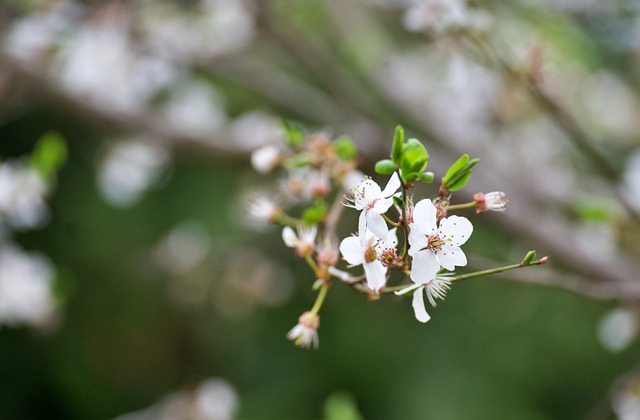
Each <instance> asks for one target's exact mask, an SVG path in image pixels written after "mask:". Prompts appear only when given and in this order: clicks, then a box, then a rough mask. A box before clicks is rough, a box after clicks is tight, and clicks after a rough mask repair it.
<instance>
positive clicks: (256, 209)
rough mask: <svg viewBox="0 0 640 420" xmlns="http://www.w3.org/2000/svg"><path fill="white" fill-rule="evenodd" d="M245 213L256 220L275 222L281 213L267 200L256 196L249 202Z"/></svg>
mask: <svg viewBox="0 0 640 420" xmlns="http://www.w3.org/2000/svg"><path fill="white" fill-rule="evenodd" d="M247 212H248V213H249V215H251V216H252V217H254V218H256V219H258V220H263V221H265V222H275V221H276V220H277V219H278V217H279V216H280V214H281V213H282V209H281V208H280V207H278V205H277V204H276V203H274V202H273V201H271V200H269V199H268V198H266V197H262V196H256V197H254V198H253V199H251V200H250V201H249V204H248V206H247Z"/></svg>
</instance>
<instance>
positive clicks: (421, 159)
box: [400, 139, 429, 181]
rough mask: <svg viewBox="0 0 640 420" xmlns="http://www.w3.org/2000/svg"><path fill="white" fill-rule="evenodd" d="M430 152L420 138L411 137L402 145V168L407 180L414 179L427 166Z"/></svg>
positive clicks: (403, 175) (404, 177)
mask: <svg viewBox="0 0 640 420" xmlns="http://www.w3.org/2000/svg"><path fill="white" fill-rule="evenodd" d="M428 161H429V154H428V153H427V149H426V148H425V147H424V145H423V144H422V143H421V142H420V140H418V139H409V141H407V143H406V144H405V145H404V146H403V147H402V157H401V159H400V169H401V170H402V178H403V179H404V180H405V181H412V180H414V179H416V178H417V177H418V175H419V174H420V173H422V172H423V171H424V170H425V169H426V168H427V162H428Z"/></svg>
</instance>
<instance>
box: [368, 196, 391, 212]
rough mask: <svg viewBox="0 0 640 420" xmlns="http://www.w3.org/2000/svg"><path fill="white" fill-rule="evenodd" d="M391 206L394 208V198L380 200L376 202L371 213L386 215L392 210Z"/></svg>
mask: <svg viewBox="0 0 640 420" xmlns="http://www.w3.org/2000/svg"><path fill="white" fill-rule="evenodd" d="M391 206H393V199H392V198H380V199H378V200H377V201H376V202H375V204H374V205H373V208H372V209H371V210H370V211H372V212H375V213H378V214H384V213H386V212H387V210H389V209H390V208H391Z"/></svg>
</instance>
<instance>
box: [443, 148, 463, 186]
mask: <svg viewBox="0 0 640 420" xmlns="http://www.w3.org/2000/svg"><path fill="white" fill-rule="evenodd" d="M467 163H469V155H468V154H466V153H465V154H464V155H462V156H460V158H459V159H458V160H456V163H454V164H453V165H451V167H450V168H449V170H448V171H447V174H446V175H445V176H444V178H443V179H442V184H443V185H447V183H448V182H449V180H450V179H451V177H452V176H454V175H455V174H456V173H457V172H458V171H459V170H460V169H462V167H463V166H464V165H466V164H467Z"/></svg>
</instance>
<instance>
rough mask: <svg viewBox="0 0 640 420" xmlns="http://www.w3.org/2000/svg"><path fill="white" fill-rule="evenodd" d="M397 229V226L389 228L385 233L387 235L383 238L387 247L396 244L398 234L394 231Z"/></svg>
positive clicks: (392, 246)
mask: <svg viewBox="0 0 640 420" xmlns="http://www.w3.org/2000/svg"><path fill="white" fill-rule="evenodd" d="M397 230H398V228H393V229H391V230H390V231H389V233H388V234H387V237H386V238H385V241H384V242H385V245H387V246H388V247H389V248H394V247H395V246H396V245H398V234H397V233H396V232H397Z"/></svg>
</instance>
